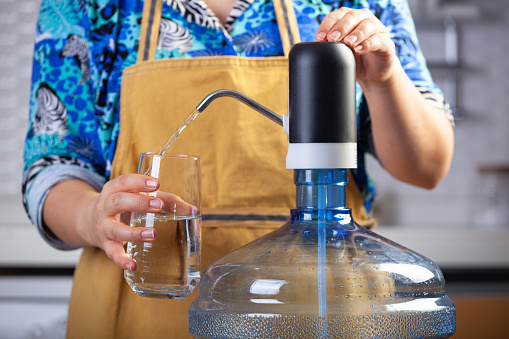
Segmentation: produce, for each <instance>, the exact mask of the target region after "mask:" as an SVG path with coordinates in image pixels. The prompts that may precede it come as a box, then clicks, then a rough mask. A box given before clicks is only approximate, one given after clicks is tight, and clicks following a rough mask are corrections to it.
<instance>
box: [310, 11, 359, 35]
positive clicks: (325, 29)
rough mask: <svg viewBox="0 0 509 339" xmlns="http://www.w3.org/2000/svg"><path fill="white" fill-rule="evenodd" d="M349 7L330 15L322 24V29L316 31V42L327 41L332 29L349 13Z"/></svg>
mask: <svg viewBox="0 0 509 339" xmlns="http://www.w3.org/2000/svg"><path fill="white" fill-rule="evenodd" d="M349 10H350V9H349V8H347V7H341V8H340V9H338V10H336V11H334V12H331V13H329V14H328V15H327V16H325V18H324V19H323V20H322V22H321V23H320V27H318V29H317V30H316V35H315V40H316V41H327V35H328V34H329V33H330V31H331V29H332V27H334V25H335V24H336V22H338V21H339V20H341V18H342V17H343V16H344V15H345V14H346V13H347V12H348V11H349Z"/></svg>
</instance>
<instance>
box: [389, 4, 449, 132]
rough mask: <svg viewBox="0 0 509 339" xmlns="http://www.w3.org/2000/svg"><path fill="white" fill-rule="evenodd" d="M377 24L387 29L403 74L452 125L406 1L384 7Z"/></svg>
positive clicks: (447, 107) (447, 106)
mask: <svg viewBox="0 0 509 339" xmlns="http://www.w3.org/2000/svg"><path fill="white" fill-rule="evenodd" d="M380 21H381V22H382V23H383V24H384V25H385V26H386V27H388V28H389V31H390V34H391V38H392V40H393V41H394V43H395V45H396V54H397V55H398V57H399V60H400V61H401V64H402V66H403V69H404V70H405V72H406V73H407V75H408V76H409V77H410V79H411V80H412V82H413V83H414V84H415V86H416V87H417V89H418V90H419V91H420V92H421V94H422V95H423V96H424V98H425V99H426V101H428V102H429V103H430V104H431V105H432V106H434V107H437V108H438V109H440V110H441V111H442V112H443V114H445V115H446V116H447V118H448V119H449V121H450V122H451V124H452V125H453V126H454V118H453V116H452V111H451V109H450V107H449V104H448V103H447V102H446V101H445V98H444V95H443V93H442V91H441V90H440V88H439V87H438V86H437V85H436V84H435V83H434V82H433V80H432V78H431V74H430V72H429V70H428V67H427V66H426V60H425V58H424V55H423V54H422V51H421V49H420V46H419V42H418V39H417V33H416V31H415V25H414V22H413V19H412V15H411V13H410V9H409V6H408V2H407V0H391V1H389V5H388V6H387V8H386V9H385V10H384V11H382V12H381V13H380Z"/></svg>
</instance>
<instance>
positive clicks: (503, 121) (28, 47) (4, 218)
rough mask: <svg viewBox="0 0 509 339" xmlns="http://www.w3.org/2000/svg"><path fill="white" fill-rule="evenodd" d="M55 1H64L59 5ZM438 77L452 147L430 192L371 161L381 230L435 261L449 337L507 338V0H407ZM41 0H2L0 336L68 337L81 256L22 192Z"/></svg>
mask: <svg viewBox="0 0 509 339" xmlns="http://www.w3.org/2000/svg"><path fill="white" fill-rule="evenodd" d="M55 1H59V0H55ZM409 3H410V6H411V10H412V13H413V14H414V19H415V22H416V27H417V32H418V36H419V41H420V43H421V47H422V49H423V52H424V54H425V56H426V57H427V60H428V65H429V67H430V69H431V72H432V75H433V77H434V79H435V81H436V82H437V83H438V84H439V85H440V87H441V88H442V89H443V90H444V92H445V95H446V98H447V100H448V101H449V102H450V103H451V106H452V108H453V111H454V114H455V117H456V127H455V136H456V151H455V156H454V160H453V163H452V168H451V171H450V173H449V174H448V176H447V177H446V179H445V180H444V181H443V183H442V184H441V185H440V186H439V187H437V188H436V189H434V190H432V191H426V190H422V189H418V188H415V187H411V186H409V185H406V184H403V183H401V182H398V181H396V180H394V179H392V178H391V177H389V176H388V175H387V174H386V173H385V172H384V170H383V169H382V168H381V167H380V166H379V165H378V164H377V163H376V162H375V161H374V160H373V159H371V158H370V159H368V164H369V170H370V173H371V174H372V176H373V177H374V180H375V182H376V183H377V186H378V189H379V199H378V203H377V206H376V216H377V217H378V218H379V221H380V226H379V227H378V229H377V232H378V233H380V234H382V235H384V236H386V237H388V238H389V239H391V240H394V241H396V242H399V243H401V244H403V245H405V246H407V247H409V248H411V249H413V250H416V251H417V252H420V253H422V254H424V255H426V256H428V257H430V258H431V259H432V260H434V261H435V262H437V263H438V264H439V265H440V267H441V268H442V270H443V272H444V275H445V277H446V283H447V284H446V289H447V291H448V294H449V295H450V296H451V297H452V298H453V300H454V301H455V303H456V305H457V307H458V330H457V332H456V334H455V335H454V336H453V338H456V339H461V338H488V337H491V338H508V337H509V335H508V334H507V330H505V329H504V327H503V326H502V325H503V323H504V320H505V318H506V315H507V309H508V306H509V133H508V128H509V109H508V107H509V62H508V60H509V28H508V27H509V3H508V2H507V0H462V1H454V0H441V1H440V0H409ZM38 9H39V1H35V0H0V159H1V160H0V213H1V217H0V339H3V338H9V339H15V338H63V337H64V336H65V326H66V312H67V301H68V297H69V294H70V290H71V284H72V272H73V267H74V265H75V264H76V262H77V260H78V258H79V254H80V252H79V251H71V252H59V251H56V250H54V249H52V248H51V247H49V246H48V245H46V244H45V243H44V242H43V240H41V239H40V238H39V236H38V235H37V232H36V230H35V229H34V227H33V226H31V224H30V222H29V221H28V219H27V217H26V216H25V213H24V210H23V207H22V203H21V194H20V183H21V173H22V166H23V165H22V150H23V141H24V134H25V130H26V125H27V115H28V98H29V87H30V76H31V62H32V47H33V37H34V27H35V20H36V17H37V13H38Z"/></svg>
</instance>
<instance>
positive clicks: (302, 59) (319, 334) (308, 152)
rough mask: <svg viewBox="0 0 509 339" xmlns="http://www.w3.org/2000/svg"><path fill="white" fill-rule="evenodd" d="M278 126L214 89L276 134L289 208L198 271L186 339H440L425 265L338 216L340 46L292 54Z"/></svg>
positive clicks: (350, 155) (448, 307) (451, 322)
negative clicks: (291, 190)
mask: <svg viewBox="0 0 509 339" xmlns="http://www.w3.org/2000/svg"><path fill="white" fill-rule="evenodd" d="M289 81H290V84H289V91H290V92H289V117H287V116H283V118H281V117H279V116H278V115H277V114H275V113H274V112H271V111H270V110H268V109H267V108H265V107H263V106H261V105H259V104H258V103H256V102H254V101H253V100H251V99H250V98H248V97H246V96H244V95H243V94H240V93H237V92H233V91H229V90H223V91H217V92H214V93H212V94H211V95H209V97H207V98H206V99H205V100H204V101H203V102H202V103H201V104H200V105H199V106H198V107H197V109H198V110H199V111H201V110H203V109H205V107H206V106H207V105H208V104H209V103H210V102H211V101H212V100H214V99H215V98H217V97H220V96H224V95H227V96H232V97H235V98H237V99H239V100H241V101H242V102H244V103H245V104H247V105H249V106H251V107H253V108H254V109H256V110H257V111H259V112H261V113H262V114H264V115H265V116H267V117H269V118H270V119H271V120H273V121H275V122H277V123H279V124H281V125H283V127H284V129H285V131H286V132H287V133H288V141H289V147H288V155H287V167H288V168H293V169H295V175H294V178H295V179H294V182H295V185H296V192H297V195H296V197H297V199H296V208H295V209H292V210H291V217H290V220H289V221H288V222H286V223H285V224H284V225H283V226H282V227H281V228H279V229H277V230H275V231H273V232H271V233H269V234H266V235H265V236H263V237H261V238H259V239H257V240H255V241H253V242H251V243H249V244H247V245H245V246H243V247H241V248H239V249H237V250H235V251H233V252H231V253H229V254H227V255H225V256H224V257H222V258H219V259H217V260H216V261H215V262H213V263H212V264H211V265H210V266H209V267H208V268H207V269H206V270H205V272H204V274H203V277H202V279H201V282H200V286H199V292H200V293H199V296H198V297H197V299H196V300H195V301H194V302H193V304H192V305H191V307H190V309H189V331H190V333H191V334H192V335H193V336H194V337H195V338H246V339H250V338H373V339H374V338H402V339H403V338H405V339H412V338H415V339H418V338H448V337H449V336H451V335H452V334H453V333H454V331H455V328H456V309H455V306H454V303H453V302H452V301H451V300H450V299H449V297H448V296H447V295H446V293H445V291H444V278H443V275H442V272H441V271H440V269H439V268H438V266H437V265H436V264H435V263H433V262H432V261H431V260H430V259H428V258H426V257H424V256H422V255H420V254H418V253H416V252H414V251H412V250H410V249H408V248H405V247H403V246H401V245H399V244H396V243H394V242H392V241H390V240H389V239H386V238H384V237H382V236H380V235H378V234H376V233H374V232H372V231H370V230H367V229H366V228H363V227H361V226H359V225H358V224H357V223H356V222H355V221H354V220H353V218H352V214H351V211H350V210H349V209H347V208H346V183H347V178H348V176H347V168H355V167H356V154H357V152H356V138H357V136H356V120H357V116H356V108H355V60H354V57H353V54H352V52H351V51H350V49H349V48H348V47H347V46H346V45H344V44H342V43H301V44H296V45H295V46H294V47H293V48H292V50H291V52H290V55H289Z"/></svg>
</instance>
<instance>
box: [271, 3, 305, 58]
mask: <svg viewBox="0 0 509 339" xmlns="http://www.w3.org/2000/svg"><path fill="white" fill-rule="evenodd" d="M273 3H274V10H275V11H276V18H277V25H278V27H279V34H280V35H281V41H282V42H283V50H284V52H285V56H287V57H288V54H289V53H290V49H291V48H292V47H293V45H295V44H297V43H299V42H300V34H299V26H298V25H297V17H296V16H295V9H294V8H293V4H292V0H273Z"/></svg>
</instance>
